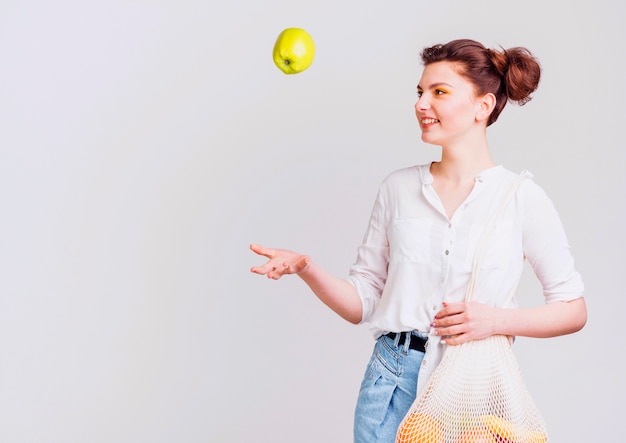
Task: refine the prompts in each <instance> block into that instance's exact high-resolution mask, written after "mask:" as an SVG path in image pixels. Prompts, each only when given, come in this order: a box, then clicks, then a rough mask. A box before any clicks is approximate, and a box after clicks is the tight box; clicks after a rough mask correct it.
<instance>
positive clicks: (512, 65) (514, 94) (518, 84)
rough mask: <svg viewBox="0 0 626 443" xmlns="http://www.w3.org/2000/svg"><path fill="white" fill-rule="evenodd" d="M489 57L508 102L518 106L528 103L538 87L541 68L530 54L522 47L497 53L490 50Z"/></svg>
mask: <svg viewBox="0 0 626 443" xmlns="http://www.w3.org/2000/svg"><path fill="white" fill-rule="evenodd" d="M489 55H490V58H491V61H492V63H493V66H494V68H495V69H496V71H497V72H498V74H500V75H501V76H502V78H503V80H504V85H505V88H506V94H507V97H508V99H509V100H510V101H512V102H516V103H518V104H519V105H523V104H525V103H528V102H529V101H530V100H531V99H532V96H531V95H532V93H533V92H535V90H536V89H537V87H538V86H539V79H540V77H541V66H540V65H539V62H538V61H537V59H536V58H535V57H534V56H533V55H532V53H531V52H530V51H529V50H528V49H526V48H523V47H519V46H518V47H514V48H510V49H502V51H497V50H493V49H490V50H489Z"/></svg>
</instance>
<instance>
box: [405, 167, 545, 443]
mask: <svg viewBox="0 0 626 443" xmlns="http://www.w3.org/2000/svg"><path fill="white" fill-rule="evenodd" d="M521 180H523V177H520V178H519V179H518V180H516V182H515V183H514V185H513V187H512V189H511V190H510V191H509V193H508V195H507V197H506V198H505V199H504V202H503V204H502V205H501V207H500V208H499V210H498V211H496V215H495V217H493V218H492V220H491V222H490V224H489V226H487V227H486V228H485V232H484V234H483V236H482V238H481V240H480V242H479V244H478V246H477V250H476V255H475V257H474V264H473V270H472V275H471V278H470V283H469V285H468V288H467V291H466V295H465V300H466V301H468V302H469V301H471V300H472V297H473V293H474V286H475V282H476V274H477V272H478V269H479V264H480V258H481V255H482V251H483V249H484V245H485V243H486V241H487V240H486V239H487V238H488V237H489V235H490V232H491V231H492V230H493V228H494V226H495V224H496V222H497V220H498V219H499V216H500V214H501V213H502V212H503V210H504V207H505V206H506V205H507V204H508V202H509V201H510V199H511V198H512V196H513V195H514V194H515V191H516V190H517V188H518V187H519V184H520V182H521ZM514 292H515V288H513V289H512V290H511V293H510V294H509V297H512V296H513V294H514ZM511 344H512V340H511V339H510V338H509V337H507V336H504V335H494V336H491V337H488V338H485V339H481V340H473V341H470V342H466V343H463V344H460V345H455V346H452V345H449V346H447V347H446V348H445V350H444V352H443V357H442V359H441V362H440V363H439V365H438V366H437V367H436V369H435V370H434V372H433V373H432V376H431V377H430V378H429V379H428V381H427V384H426V385H425V387H424V388H423V389H422V390H421V391H420V392H419V393H418V397H417V398H416V400H415V401H414V403H413V405H412V406H411V408H410V410H409V412H408V413H407V415H406V416H405V418H404V420H403V421H402V423H401V424H400V427H399V428H398V433H397V436H396V443H546V442H547V441H548V436H547V431H546V426H545V422H544V420H543V418H542V416H541V414H540V413H539V411H538V409H537V407H536V405H535V403H534V402H533V400H532V398H531V396H530V393H529V392H528V389H527V387H526V384H525V382H524V379H523V377H522V374H521V371H520V368H519V366H518V363H517V360H516V358H515V355H514V354H513V350H512V349H511ZM427 357H428V351H427ZM420 376H421V374H420Z"/></svg>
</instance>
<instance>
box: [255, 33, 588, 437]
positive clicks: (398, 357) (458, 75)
mask: <svg viewBox="0 0 626 443" xmlns="http://www.w3.org/2000/svg"><path fill="white" fill-rule="evenodd" d="M421 56H422V62H423V64H424V70H423V73H422V77H421V79H420V81H419V84H418V86H417V95H418V100H417V103H416V104H415V114H416V116H417V120H418V122H419V125H420V128H421V131H422V140H423V141H424V142H426V143H430V144H433V145H438V146H441V148H442V157H441V161H439V162H432V163H430V164H426V165H418V166H413V167H409V168H405V169H401V170H398V171H395V172H393V173H392V174H390V175H389V176H388V177H387V178H386V179H385V180H384V181H383V183H382V184H381V187H380V190H379V193H378V196H377V199H376V202H375V204H374V208H373V211H372V215H371V218H370V222H369V226H368V229H367V232H366V234H365V236H364V239H363V243H362V245H361V246H360V247H359V249H358V254H357V259H356V262H355V264H354V265H353V266H352V268H351V269H350V274H349V276H348V277H347V278H345V279H341V278H337V277H335V276H333V275H330V274H329V273H328V272H326V271H325V270H324V269H322V268H321V267H320V266H318V265H317V264H316V263H315V262H314V261H313V260H311V259H310V258H309V257H308V256H306V255H301V254H298V253H295V252H292V251H287V250H282V249H268V248H264V247H262V246H259V245H252V246H251V249H252V250H253V251H254V252H255V253H257V254H260V255H263V256H265V257H267V258H268V259H269V260H268V261H267V262H266V263H265V264H263V265H262V266H258V267H253V268H252V272H254V273H257V274H264V275H267V277H269V278H272V279H275V280H277V279H279V278H281V277H282V276H283V275H285V274H298V275H299V276H300V277H301V278H302V279H303V280H304V281H305V282H306V283H307V284H308V285H309V287H310V288H311V289H312V290H313V292H314V293H315V294H316V295H317V296H318V297H319V298H320V300H322V301H323V302H324V303H325V304H326V305H328V306H329V307H330V308H331V309H332V310H333V311H335V312H336V313H337V314H339V315H340V316H341V317H343V318H345V319H346V320H348V321H350V322H352V323H355V324H358V323H364V322H367V323H368V324H369V325H370V326H371V329H372V332H373V334H374V337H375V338H376V344H375V347H374V352H373V354H372V357H371V360H370V362H369V365H368V367H367V370H366V372H365V377H364V379H363V382H362V385H361V390H360V393H359V398H358V402H357V407H356V413H355V424H354V433H355V442H357V443H366V442H390V443H391V442H394V441H395V436H396V431H397V428H398V426H399V424H400V422H401V421H402V419H403V417H404V415H405V414H406V412H407V411H408V409H409V407H410V406H411V404H412V402H413V400H414V399H415V395H416V390H417V389H418V380H419V386H420V387H421V386H423V384H424V382H425V381H427V379H428V376H429V374H430V372H431V371H432V368H433V367H434V366H436V364H437V363H438V362H436V361H435V362H423V359H424V345H425V341H426V337H428V335H429V334H430V335H432V336H435V337H438V338H440V339H441V341H440V342H441V343H443V345H442V346H444V345H447V346H453V345H457V344H460V343H463V342H466V341H468V340H474V339H481V338H485V337H488V336H490V335H494V334H505V335H510V336H526V337H555V336H559V335H563V334H569V333H573V332H576V331H578V330H580V329H581V328H582V327H583V326H584V324H585V322H586V316H587V314H586V307H585V302H584V299H583V283H582V280H581V278H580V276H579V274H578V273H577V272H576V270H575V268H574V263H573V259H572V257H571V255H570V250H569V246H568V242H567V238H566V236H565V233H564V230H563V227H562V224H561V221H560V219H559V216H558V214H557V212H556V210H555V208H554V206H553V204H552V202H551V201H550V199H549V198H548V197H547V196H546V194H545V193H544V192H543V190H542V189H541V188H540V187H539V186H538V185H537V184H535V183H534V182H533V181H532V179H531V176H530V174H529V173H528V172H523V173H522V175H524V176H525V177H526V180H524V182H523V183H522V184H521V186H520V187H519V188H518V190H517V191H516V194H515V198H514V199H513V201H512V202H511V204H510V205H508V206H507V210H506V211H505V212H504V214H503V218H502V219H501V222H500V223H499V224H498V226H497V228H496V230H495V233H494V234H493V237H492V240H491V242H490V243H489V244H488V246H487V248H486V252H485V255H484V258H483V261H482V265H481V269H480V278H479V280H478V282H477V285H476V288H475V292H474V301H472V302H470V303H466V302H464V296H465V288H466V286H467V284H468V281H469V278H470V273H471V268H472V262H473V257H474V252H475V249H476V244H477V242H478V239H479V238H480V234H481V232H482V230H483V228H484V226H485V224H486V223H487V222H488V220H489V217H490V215H491V214H492V212H493V211H494V209H495V207H496V206H497V204H498V203H499V202H500V201H501V200H502V197H503V195H504V193H506V191H507V189H508V188H509V187H510V183H512V182H513V181H514V180H515V179H516V178H517V177H518V174H514V173H513V172H510V171H508V170H506V169H505V168H503V167H502V166H500V165H497V164H496V163H495V162H494V161H493V159H492V157H491V154H490V152H489V146H488V142H487V131H486V129H487V127H488V126H489V125H491V124H492V123H494V122H495V121H496V120H497V118H498V116H499V115H500V112H502V109H503V108H504V106H505V105H506V103H507V101H512V102H516V103H518V104H524V103H526V102H527V101H528V100H530V98H531V94H532V93H533V92H534V91H535V90H536V88H537V86H538V84H539V78H540V72H541V68H540V66H539V63H538V62H537V60H536V59H535V58H534V57H533V56H532V54H531V53H530V52H529V51H528V50H527V49H525V48H511V49H508V50H492V49H488V48H485V47H484V46H483V45H482V44H480V43H478V42H476V41H473V40H455V41H452V42H449V43H447V44H443V45H435V46H433V47H430V48H426V49H424V51H423V52H422V54H421ZM524 259H526V260H528V262H529V263H530V265H531V266H532V268H533V270H534V272H535V274H536V275H537V277H538V279H539V281H540V282H541V284H542V287H543V292H544V298H545V303H544V304H542V305H541V306H537V307H533V308H523V309H522V308H519V307H518V306H517V303H516V301H515V299H514V298H513V299H510V298H507V295H508V294H509V293H510V292H511V291H513V290H514V288H515V285H516V284H517V281H518V278H519V275H520V273H521V271H522V267H523V261H524ZM507 300H508V301H507Z"/></svg>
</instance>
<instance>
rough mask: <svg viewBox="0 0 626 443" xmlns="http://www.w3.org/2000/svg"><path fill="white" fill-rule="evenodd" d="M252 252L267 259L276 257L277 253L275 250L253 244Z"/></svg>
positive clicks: (251, 246)
mask: <svg viewBox="0 0 626 443" xmlns="http://www.w3.org/2000/svg"><path fill="white" fill-rule="evenodd" d="M250 250H251V251H252V252H254V253H256V254H259V255H262V256H264V257H267V258H272V257H273V256H274V255H275V251H274V250H273V249H269V248H264V247H263V246H261V245H257V244H251V245H250Z"/></svg>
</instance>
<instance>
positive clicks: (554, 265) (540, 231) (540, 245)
mask: <svg viewBox="0 0 626 443" xmlns="http://www.w3.org/2000/svg"><path fill="white" fill-rule="evenodd" d="M522 191H523V211H524V226H523V242H524V255H525V256H526V259H527V260H528V263H529V264H530V265H531V267H532V269H533V271H534V272H535V275H536V276H537V278H538V279H539V281H540V282H541V285H542V287H543V294H544V297H545V300H546V303H553V302H559V301H570V300H574V299H577V298H580V297H582V296H583V293H584V285H583V281H582V278H581V276H580V274H579V273H578V272H577V271H576V268H575V267H574V258H573V257H572V254H571V250H570V249H571V248H570V245H569V242H568V240H567V236H566V234H565V230H564V228H563V224H562V222H561V219H560V217H559V215H558V213H557V210H556V208H555V206H554V204H553V202H552V200H550V198H549V197H548V196H547V194H546V193H545V191H544V190H543V189H542V188H540V187H539V186H538V185H537V184H535V182H533V181H532V180H528V181H527V183H525V185H523V188H522Z"/></svg>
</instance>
